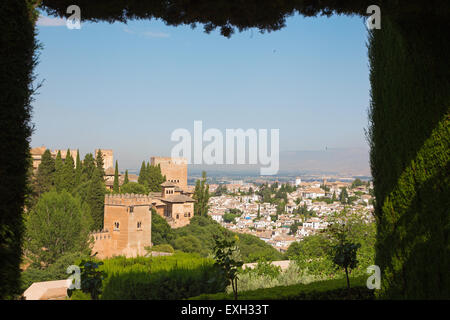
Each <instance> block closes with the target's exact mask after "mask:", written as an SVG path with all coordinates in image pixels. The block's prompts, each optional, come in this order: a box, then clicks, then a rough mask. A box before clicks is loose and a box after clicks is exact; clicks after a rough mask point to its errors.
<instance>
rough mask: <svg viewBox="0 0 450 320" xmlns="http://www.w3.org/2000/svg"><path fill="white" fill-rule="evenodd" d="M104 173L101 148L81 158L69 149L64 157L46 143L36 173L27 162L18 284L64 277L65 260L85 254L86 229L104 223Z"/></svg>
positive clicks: (98, 227)
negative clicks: (23, 233)
mask: <svg viewBox="0 0 450 320" xmlns="http://www.w3.org/2000/svg"><path fill="white" fill-rule="evenodd" d="M104 174H105V172H104V169H103V158H102V154H101V152H100V151H99V152H98V153H97V155H96V156H95V157H94V155H93V154H91V153H88V154H86V156H85V157H84V160H83V161H81V159H80V155H79V152H78V151H77V155H76V158H75V159H73V157H72V155H71V153H70V150H67V153H66V157H65V159H64V161H63V159H62V157H61V152H60V151H58V154H57V155H56V158H55V159H54V158H53V157H52V155H51V153H50V150H48V149H47V150H46V151H45V152H44V154H43V155H42V158H41V163H40V165H39V167H38V169H37V172H36V173H35V174H33V172H32V167H31V162H30V170H29V179H28V181H29V183H28V190H29V192H28V198H27V202H26V207H25V214H24V218H25V219H24V220H25V221H24V222H25V235H24V248H23V249H24V261H23V262H24V264H25V266H26V271H24V272H22V289H26V288H27V287H28V286H29V285H30V284H31V283H33V282H35V281H46V280H54V279H59V278H64V277H66V276H67V275H66V274H65V271H66V270H65V269H66V268H67V266H68V265H71V264H73V263H74V262H75V261H76V260H77V259H80V258H83V257H87V256H89V254H90V246H89V244H90V240H89V233H90V232H91V231H93V230H100V229H102V228H103V218H104V198H105V193H106V192H107V190H106V188H105V182H104Z"/></svg>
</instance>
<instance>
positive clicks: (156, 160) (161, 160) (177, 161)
mask: <svg viewBox="0 0 450 320" xmlns="http://www.w3.org/2000/svg"><path fill="white" fill-rule="evenodd" d="M150 164H151V165H154V166H156V165H158V164H174V165H187V164H188V161H187V159H186V158H171V157H151V158H150Z"/></svg>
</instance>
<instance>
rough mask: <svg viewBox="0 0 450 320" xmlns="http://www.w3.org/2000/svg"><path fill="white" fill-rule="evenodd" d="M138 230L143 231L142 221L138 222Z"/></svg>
mask: <svg viewBox="0 0 450 320" xmlns="http://www.w3.org/2000/svg"><path fill="white" fill-rule="evenodd" d="M137 228H138V229H141V228H142V222H141V221H138V223H137Z"/></svg>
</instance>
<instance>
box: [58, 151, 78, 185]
mask: <svg viewBox="0 0 450 320" xmlns="http://www.w3.org/2000/svg"><path fill="white" fill-rule="evenodd" d="M74 186H75V164H74V161H73V158H72V155H71V154H70V149H67V153H66V159H65V160H64V165H63V170H62V178H61V187H62V190H66V191H68V192H72V190H73V189H74Z"/></svg>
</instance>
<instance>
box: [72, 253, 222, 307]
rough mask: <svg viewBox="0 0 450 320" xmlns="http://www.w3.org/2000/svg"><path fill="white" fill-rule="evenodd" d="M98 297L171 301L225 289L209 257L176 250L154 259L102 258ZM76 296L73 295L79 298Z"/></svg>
mask: <svg viewBox="0 0 450 320" xmlns="http://www.w3.org/2000/svg"><path fill="white" fill-rule="evenodd" d="M103 262H104V264H103V265H102V266H100V270H103V271H106V273H107V275H106V279H105V280H104V281H103V288H102V290H103V293H102V294H101V296H100V299H102V300H130V299H132V300H171V299H185V298H188V297H191V296H194V295H198V294H201V293H216V292H221V291H224V290H225V287H226V281H225V279H224V278H223V276H222V274H221V273H220V270H218V268H217V267H216V266H214V261H213V260H212V259H206V258H201V257H199V256H198V255H192V254H186V253H180V252H177V253H175V254H174V255H172V256H162V257H154V258H143V257H138V258H132V259H127V258H125V257H117V258H112V259H107V260H103ZM82 297H84V296H83V295H76V296H75V298H82Z"/></svg>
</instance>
